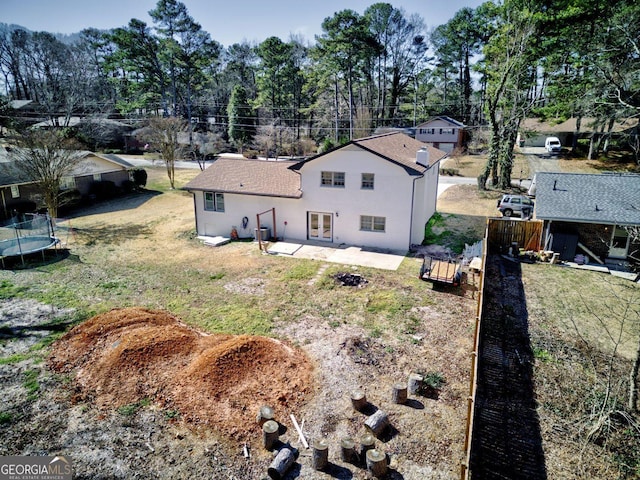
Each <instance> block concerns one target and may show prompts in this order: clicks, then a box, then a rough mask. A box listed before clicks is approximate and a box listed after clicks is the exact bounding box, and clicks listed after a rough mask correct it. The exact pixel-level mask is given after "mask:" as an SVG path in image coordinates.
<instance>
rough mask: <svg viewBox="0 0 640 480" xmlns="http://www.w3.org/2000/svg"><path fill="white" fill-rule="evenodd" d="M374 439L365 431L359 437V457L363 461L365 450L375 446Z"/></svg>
mask: <svg viewBox="0 0 640 480" xmlns="http://www.w3.org/2000/svg"><path fill="white" fill-rule="evenodd" d="M375 443H376V439H375V437H374V436H373V435H371V434H370V433H367V434H365V435H363V436H362V438H360V458H361V459H362V461H364V458H365V455H366V454H367V451H369V450H372V449H373V448H375Z"/></svg>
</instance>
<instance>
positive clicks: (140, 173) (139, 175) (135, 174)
mask: <svg viewBox="0 0 640 480" xmlns="http://www.w3.org/2000/svg"><path fill="white" fill-rule="evenodd" d="M131 180H132V181H133V183H134V184H135V185H136V186H137V187H144V186H146V185H147V171H146V170H145V169H144V168H134V169H133V170H131Z"/></svg>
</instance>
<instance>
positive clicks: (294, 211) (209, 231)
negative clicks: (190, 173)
mask: <svg viewBox="0 0 640 480" xmlns="http://www.w3.org/2000/svg"><path fill="white" fill-rule="evenodd" d="M194 201H195V210H196V218H197V227H198V235H207V236H210V237H214V236H217V235H221V236H224V237H228V236H229V235H230V234H231V229H232V228H233V227H234V226H235V227H236V228H237V229H238V235H239V236H240V237H241V238H247V237H253V236H254V229H255V228H257V226H258V225H257V219H256V215H257V214H258V213H262V212H264V211H266V210H269V209H270V208H275V209H276V234H277V235H278V237H280V238H282V237H283V235H284V237H285V239H287V238H289V239H290V238H293V237H292V235H293V234H295V235H296V236H295V238H298V239H301V238H304V236H300V235H303V234H304V232H305V228H306V223H305V224H304V226H303V228H302V230H301V232H297V231H296V229H299V228H300V226H301V224H302V220H301V219H300V218H299V217H302V219H304V214H303V213H302V212H300V211H299V210H300V209H299V204H300V200H296V199H293V198H279V197H261V196H257V195H237V194H230V193H225V194H224V204H225V211H224V212H211V211H206V210H205V209H204V192H194ZM243 217H247V218H248V219H249V223H248V225H247V228H246V229H244V230H243V229H242V218H243ZM285 221H286V222H287V223H288V225H286V226H285V225H284V222H285ZM260 224H261V226H262V227H269V228H270V229H271V234H272V235H273V216H272V215H271V213H269V214H265V215H262V216H261V217H260Z"/></svg>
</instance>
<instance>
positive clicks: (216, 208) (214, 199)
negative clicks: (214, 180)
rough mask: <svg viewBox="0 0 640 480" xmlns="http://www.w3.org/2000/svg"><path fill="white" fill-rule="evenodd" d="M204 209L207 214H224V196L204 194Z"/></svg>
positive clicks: (213, 193) (212, 193)
mask: <svg viewBox="0 0 640 480" xmlns="http://www.w3.org/2000/svg"><path fill="white" fill-rule="evenodd" d="M204 209H205V210H206V211H208V212H224V194H222V193H219V192H204Z"/></svg>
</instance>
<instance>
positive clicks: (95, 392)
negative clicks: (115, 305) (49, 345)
mask: <svg viewBox="0 0 640 480" xmlns="http://www.w3.org/2000/svg"><path fill="white" fill-rule="evenodd" d="M49 366H50V367H51V368H52V369H54V370H56V371H58V372H70V371H73V370H75V371H76V382H77V385H78V387H79V389H80V392H81V394H82V396H83V397H84V398H86V399H90V400H92V401H94V402H95V404H96V405H97V406H98V407H101V408H113V407H119V406H122V405H127V404H131V403H135V402H138V401H140V400H141V399H143V398H149V399H152V400H154V401H156V402H158V403H159V404H160V405H161V406H162V407H163V408H167V409H172V410H177V411H179V412H180V414H181V416H182V418H184V419H185V420H187V421H188V422H190V423H192V424H199V425H208V426H210V427H212V428H214V429H216V430H218V431H219V432H220V433H222V434H223V435H225V436H230V437H234V438H239V439H246V438H248V436H249V435H250V434H251V433H252V432H256V431H257V430H258V427H257V425H256V423H255V414H256V412H257V411H258V408H259V407H260V406H261V405H264V404H268V405H271V406H273V408H274V409H275V411H276V415H278V416H283V417H284V416H285V415H286V414H287V413H290V412H292V411H295V410H296V409H297V408H298V407H299V406H300V405H302V403H303V402H304V401H305V399H306V397H307V396H308V395H309V394H310V393H311V391H312V388H311V383H312V371H313V367H312V365H311V363H310V361H309V360H308V359H307V358H306V357H305V355H304V354H303V353H302V352H301V351H299V350H297V349H294V348H292V347H290V346H288V345H286V344H284V343H282V342H280V341H277V340H274V339H270V338H266V337H257V336H249V335H240V336H232V335H207V334H203V333H201V332H198V331H197V330H195V329H193V328H190V327H188V326H187V325H185V324H183V323H181V322H180V321H179V320H178V319H177V318H175V317H174V316H172V315H170V314H168V313H167V312H161V311H153V310H146V309H142V308H126V309H117V310H112V311H110V312H107V313H104V314H101V315H97V316H95V317H93V318H91V319H89V320H87V321H86V322H84V323H82V324H81V325H78V326H77V327H75V328H74V329H73V330H71V331H70V332H69V333H67V334H66V335H65V336H63V337H62V338H61V339H60V340H58V341H57V342H56V343H55V344H54V345H53V349H52V353H51V356H50V358H49Z"/></svg>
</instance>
